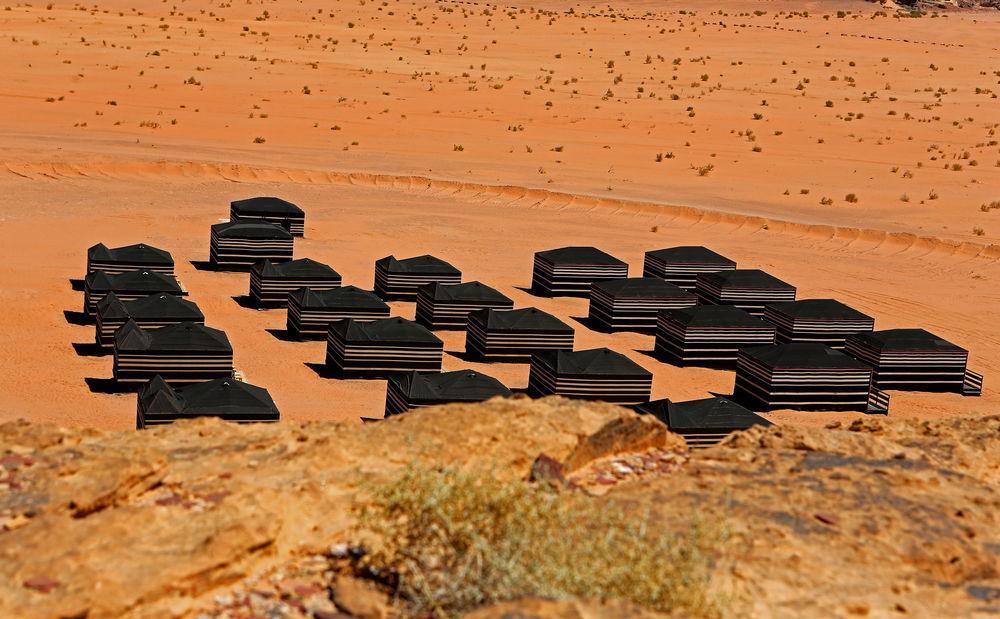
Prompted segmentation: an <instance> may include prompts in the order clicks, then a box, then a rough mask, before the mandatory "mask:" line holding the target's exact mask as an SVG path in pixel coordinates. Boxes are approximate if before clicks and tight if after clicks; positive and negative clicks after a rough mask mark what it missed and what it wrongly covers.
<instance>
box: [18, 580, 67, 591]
mask: <svg viewBox="0 0 1000 619" xmlns="http://www.w3.org/2000/svg"><path fill="white" fill-rule="evenodd" d="M59 585H60V582H59V581H58V580H53V579H51V578H49V577H48V576H36V577H34V578H29V579H27V580H25V581H24V588H25V589H31V590H32V591H38V592H39V593H50V592H52V591H53V590H54V589H55V588H56V587H58V586H59Z"/></svg>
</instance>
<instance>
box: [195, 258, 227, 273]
mask: <svg viewBox="0 0 1000 619" xmlns="http://www.w3.org/2000/svg"><path fill="white" fill-rule="evenodd" d="M191 266H193V267H194V268H196V269H198V270H199V271H221V270H222V269H220V268H219V267H218V266H217V265H215V264H213V263H211V262H209V261H208V260H192V261H191Z"/></svg>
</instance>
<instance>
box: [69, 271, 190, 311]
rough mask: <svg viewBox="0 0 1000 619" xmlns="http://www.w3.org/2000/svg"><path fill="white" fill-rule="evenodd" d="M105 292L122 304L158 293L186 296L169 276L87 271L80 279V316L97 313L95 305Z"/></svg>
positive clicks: (136, 272) (162, 274)
mask: <svg viewBox="0 0 1000 619" xmlns="http://www.w3.org/2000/svg"><path fill="white" fill-rule="evenodd" d="M109 292H113V293H115V295H116V296H117V297H118V300H119V301H122V302H125V301H135V300H136V299H141V298H142V297H148V296H149V295H151V294H156V293H159V292H166V293H167V294H172V295H175V296H179V297H184V296H187V291H185V290H184V289H183V288H182V287H181V285H180V282H178V281H177V278H175V277H174V276H173V275H166V274H164V273H157V272H156V271H129V272H127V273H120V274H118V275H108V274H107V273H106V272H104V271H91V272H90V273H88V274H87V277H85V278H84V280H83V313H84V314H87V315H88V316H92V315H93V314H94V313H95V312H96V311H97V304H98V303H100V302H101V300H102V299H104V297H105V296H107V295H108V293H109Z"/></svg>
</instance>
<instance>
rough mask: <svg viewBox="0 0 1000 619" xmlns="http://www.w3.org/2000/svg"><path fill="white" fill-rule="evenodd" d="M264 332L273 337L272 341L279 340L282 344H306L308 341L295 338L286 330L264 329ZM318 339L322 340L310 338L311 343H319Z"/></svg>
mask: <svg viewBox="0 0 1000 619" xmlns="http://www.w3.org/2000/svg"><path fill="white" fill-rule="evenodd" d="M264 330H265V331H267V332H268V333H270V334H271V335H272V336H273V337H274V339H276V340H280V341H282V342H307V341H309V340H308V339H303V338H300V337H297V336H295V335H294V334H293V333H292V332H291V331H289V330H288V329H264ZM320 339H322V338H319V337H315V338H312V341H319V340H320Z"/></svg>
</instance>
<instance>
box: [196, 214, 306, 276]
mask: <svg viewBox="0 0 1000 619" xmlns="http://www.w3.org/2000/svg"><path fill="white" fill-rule="evenodd" d="M291 259H292V235H291V233H289V232H288V230H285V229H284V228H282V227H281V226H278V225H275V224H270V223H267V222H265V221H229V222H224V223H221V224H215V225H213V226H212V238H211V247H210V252H209V261H210V262H211V263H212V264H213V265H215V266H216V267H237V268H247V267H250V266H251V265H253V264H254V263H257V262H260V261H261V260H270V261H271V262H288V261H289V260H291Z"/></svg>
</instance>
